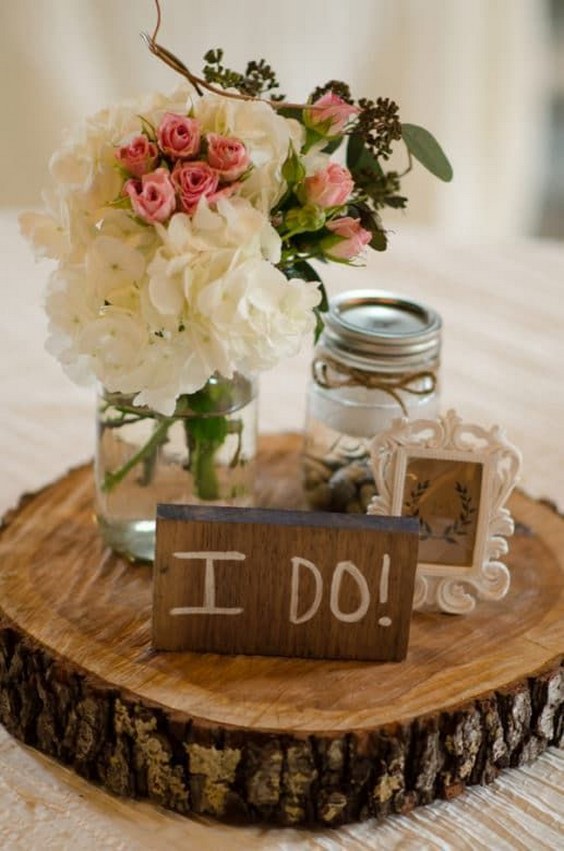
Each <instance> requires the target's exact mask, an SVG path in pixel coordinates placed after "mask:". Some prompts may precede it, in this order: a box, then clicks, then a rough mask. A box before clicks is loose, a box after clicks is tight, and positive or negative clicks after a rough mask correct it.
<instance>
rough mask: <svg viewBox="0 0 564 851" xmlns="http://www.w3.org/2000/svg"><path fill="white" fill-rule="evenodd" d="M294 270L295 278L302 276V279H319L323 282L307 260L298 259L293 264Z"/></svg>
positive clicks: (319, 281)
mask: <svg viewBox="0 0 564 851" xmlns="http://www.w3.org/2000/svg"><path fill="white" fill-rule="evenodd" d="M292 271H293V272H294V276H293V277H295V278H301V279H302V281H317V282H318V283H319V284H320V283H321V278H320V277H319V275H318V274H317V272H316V271H315V269H314V268H313V266H311V265H310V264H309V263H308V262H307V260H296V261H295V262H294V264H293V267H292Z"/></svg>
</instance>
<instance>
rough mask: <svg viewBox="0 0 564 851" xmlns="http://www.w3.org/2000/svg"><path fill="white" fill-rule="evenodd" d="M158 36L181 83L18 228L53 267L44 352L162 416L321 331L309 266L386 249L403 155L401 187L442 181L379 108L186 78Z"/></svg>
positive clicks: (253, 74) (76, 375) (132, 108)
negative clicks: (292, 99) (425, 174)
mask: <svg viewBox="0 0 564 851" xmlns="http://www.w3.org/2000/svg"><path fill="white" fill-rule="evenodd" d="M157 30H158V26H157ZM157 30H156V31H155V34H154V35H153V37H152V38H149V39H148V42H149V46H150V48H151V50H152V51H153V52H154V53H156V54H157V55H158V56H160V58H161V59H164V61H166V62H167V63H168V64H169V65H171V66H172V67H173V68H175V70H177V71H180V73H182V74H183V75H184V76H185V77H187V78H188V80H187V81H185V82H184V83H183V84H182V85H181V86H180V87H179V88H177V89H176V90H175V91H174V92H173V93H172V94H170V95H167V96H165V95H162V94H155V95H150V96H144V97H141V98H139V99H137V100H134V101H131V102H127V103H123V104H120V105H117V106H114V107H112V108H110V109H106V110H103V111H101V112H99V113H98V114H96V115H94V116H93V117H91V118H89V119H88V120H87V121H86V122H85V123H84V125H83V126H82V127H80V128H79V129H78V131H77V132H76V133H75V135H72V136H69V137H68V138H67V139H66V141H65V143H64V145H63V147H62V148H61V149H60V150H59V151H58V152H57V153H55V155H54V156H53V158H52V160H51V163H50V172H51V176H52V179H53V180H52V186H51V188H50V189H49V190H48V191H47V192H46V193H45V204H46V209H45V211H44V212H42V213H26V214H24V215H23V216H22V217H21V226H22V230H23V233H24V235H26V236H27V237H28V238H29V239H30V240H31V242H32V243H33V245H34V247H35V249H36V251H37V252H38V254H39V255H40V256H47V257H50V258H53V259H55V260H56V261H57V268H56V269H55V270H54V271H53V272H52V274H51V278H50V282H49V287H48V292H47V305H46V306H47V313H48V316H49V322H50V326H49V340H48V348H49V349H50V351H51V352H52V353H54V354H55V355H56V356H57V357H58V358H59V360H60V361H61V363H62V365H63V367H64V368H65V370H66V371H67V372H68V374H69V375H70V376H71V378H73V379H74V380H75V381H77V382H85V381H90V380H92V379H95V380H97V381H98V382H100V383H101V384H102V385H103V386H104V387H105V388H106V390H107V391H108V392H109V393H110V394H112V393H120V394H127V395H128V396H130V397H131V399H132V405H133V407H134V408H140V409H146V408H149V409H151V410H152V411H155V412H157V414H160V415H162V417H170V416H171V415H172V414H173V413H174V411H175V410H176V409H177V408H178V406H179V405H180V406H184V407H185V408H189V407H190V402H191V400H193V399H195V398H198V399H199V400H200V401H201V398H202V393H204V392H205V388H206V387H207V386H208V383H209V381H210V380H211V379H213V377H214V376H218V375H219V376H223V378H226V379H229V378H231V377H232V376H234V375H235V374H237V373H241V374H248V373H255V372H257V371H262V370H264V369H268V368H270V367H272V366H273V365H275V364H276V363H277V362H279V361H280V360H281V359H283V358H286V357H288V356H290V355H292V354H294V353H295V352H296V351H297V350H298V349H299V346H300V344H301V342H302V340H303V339H304V337H306V336H307V335H310V334H312V332H314V331H315V330H316V329H317V331H319V329H320V327H322V314H323V311H324V310H325V309H326V307H327V297H326V294H325V290H324V288H323V284H322V282H321V279H320V277H319V274H318V271H317V269H316V266H315V261H321V262H322V263H325V262H338V263H348V264H355V263H357V262H358V261H359V259H360V258H361V256H362V253H363V251H364V249H365V247H366V246H371V247H372V248H375V249H377V250H383V249H385V247H386V242H387V239H386V232H385V229H384V226H383V224H382V221H381V217H380V214H381V211H382V209H383V208H384V207H387V206H389V207H404V206H405V204H406V198H405V197H404V196H403V195H401V194H400V183H401V178H402V176H403V175H402V174H398V173H397V172H395V171H392V170H386V161H387V160H388V158H389V156H390V153H391V149H392V145H393V144H394V143H395V142H401V141H403V143H405V145H406V146H407V153H408V166H407V169H406V172H407V171H408V170H409V169H410V168H411V164H412V156H415V157H416V158H417V159H419V160H420V161H421V162H422V163H423V164H424V165H426V166H427V167H428V168H430V170H431V171H433V172H434V173H435V174H437V175H438V176H439V177H441V178H443V179H445V180H447V179H450V166H449V165H448V161H447V160H446V158H445V157H444V154H443V153H442V151H441V150H440V148H439V146H438V145H437V143H436V142H435V141H434V139H433V138H432V137H431V136H430V134H428V133H427V131H424V130H423V129H422V128H418V127H415V126H413V125H406V124H401V123H400V121H399V117H398V108H397V106H396V104H394V103H393V102H391V101H389V100H387V99H378V100H377V101H376V102H372V101H368V100H360V101H358V102H354V101H353V99H352V98H351V95H350V91H349V89H348V87H347V86H346V85H344V84H343V83H336V82H334V81H333V82H331V83H328V84H327V85H326V86H324V87H323V88H321V89H318V90H316V92H314V93H313V94H312V95H311V97H310V98H309V99H308V101H307V103H306V104H304V105H299V104H289V103H287V102H286V101H284V100H283V99H282V98H281V96H280V95H278V94H276V89H277V88H278V82H277V80H276V77H275V75H274V72H273V71H272V69H271V68H270V66H268V65H267V64H266V63H265V62H264V61H263V60H261V61H260V62H251V63H249V65H248V67H247V69H246V72H245V73H236V72H233V71H231V70H229V69H227V68H225V67H224V66H223V64H222V63H223V54H222V51H219V50H214V51H209V52H208V53H207V54H206V57H205V60H206V65H205V67H204V71H203V74H204V76H203V78H198V77H194V76H193V75H192V74H191V73H190V72H189V71H188V70H187V69H186V68H185V66H184V65H182V63H181V62H180V61H179V60H177V59H176V58H175V57H173V56H172V54H170V53H169V52H168V51H166V50H165V49H164V48H161V47H160V46H159V45H158V44H157V43H156V40H155V37H156V32H157ZM266 96H270V99H266ZM345 146H346V157H345V159H346V164H345V163H344V162H343V157H341V159H340V160H339V159H338V158H337V151H338V149H340V148H343V149H344V148H345ZM312 261H313V262H314V265H312ZM197 394H199V395H197ZM128 415H131V410H129V412H128ZM107 484H108V487H109V486H110V485H111V481H110V480H108V483H107Z"/></svg>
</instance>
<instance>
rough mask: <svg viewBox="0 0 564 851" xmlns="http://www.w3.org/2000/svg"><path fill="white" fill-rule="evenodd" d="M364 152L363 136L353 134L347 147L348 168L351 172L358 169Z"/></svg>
mask: <svg viewBox="0 0 564 851" xmlns="http://www.w3.org/2000/svg"><path fill="white" fill-rule="evenodd" d="M363 150H364V142H363V140H362V138H361V136H356V135H355V134H354V133H351V135H350V136H349V143H348V145H347V168H349V169H350V170H351V171H352V169H353V168H355V167H356V164H357V162H358V160H359V159H360V157H361V155H362V152H363Z"/></svg>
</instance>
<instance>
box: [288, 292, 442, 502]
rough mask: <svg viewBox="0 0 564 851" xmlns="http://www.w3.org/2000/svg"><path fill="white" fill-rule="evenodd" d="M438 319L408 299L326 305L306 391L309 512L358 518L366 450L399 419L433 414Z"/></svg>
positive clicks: (366, 480) (373, 297)
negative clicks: (372, 441) (374, 439)
mask: <svg viewBox="0 0 564 851" xmlns="http://www.w3.org/2000/svg"><path fill="white" fill-rule="evenodd" d="M441 327H442V322H441V318H440V316H439V315H438V313H436V311H434V310H432V309H431V308H429V307H427V306H426V305H424V304H421V303H420V302H417V301H414V300H413V299H407V298H403V297H401V296H398V295H394V294H393V293H389V292H382V291H374V290H358V291H352V292H346V293H342V294H341V295H339V296H337V297H336V298H334V299H332V300H331V302H330V305H329V311H328V312H327V314H326V315H325V327H324V330H323V333H322V335H321V338H320V340H319V343H318V345H317V347H316V349H315V352H314V357H313V362H312V377H311V381H310V386H309V390H308V409H307V420H306V434H305V447H304V456H303V463H304V483H305V491H306V498H307V501H308V504H309V506H310V507H311V508H314V509H316V510H322V511H344V512H349V513H361V512H362V513H364V512H365V511H366V508H367V506H368V503H369V502H370V500H371V499H372V497H373V496H374V494H375V486H374V480H373V477H372V472H371V468H370V461H369V451H368V445H369V443H370V440H371V439H372V438H373V437H374V436H375V435H376V434H377V433H378V432H381V431H383V430H385V429H387V428H388V427H389V426H390V425H391V423H392V421H393V420H394V419H396V418H398V417H402V416H405V417H409V418H411V419H418V418H420V417H423V418H434V417H436V416H437V414H438V412H439V382H438V372H439V363H440V348H441Z"/></svg>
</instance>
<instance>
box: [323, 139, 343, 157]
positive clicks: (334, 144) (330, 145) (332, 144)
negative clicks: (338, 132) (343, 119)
mask: <svg viewBox="0 0 564 851" xmlns="http://www.w3.org/2000/svg"><path fill="white" fill-rule="evenodd" d="M342 141H343V137H342V136H335V137H334V138H333V139H330V141H329V142H327V144H326V145H325V147H324V148H323V153H324V154H334V153H335V151H336V150H337V148H338V147H339V145H340V144H341V142H342Z"/></svg>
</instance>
